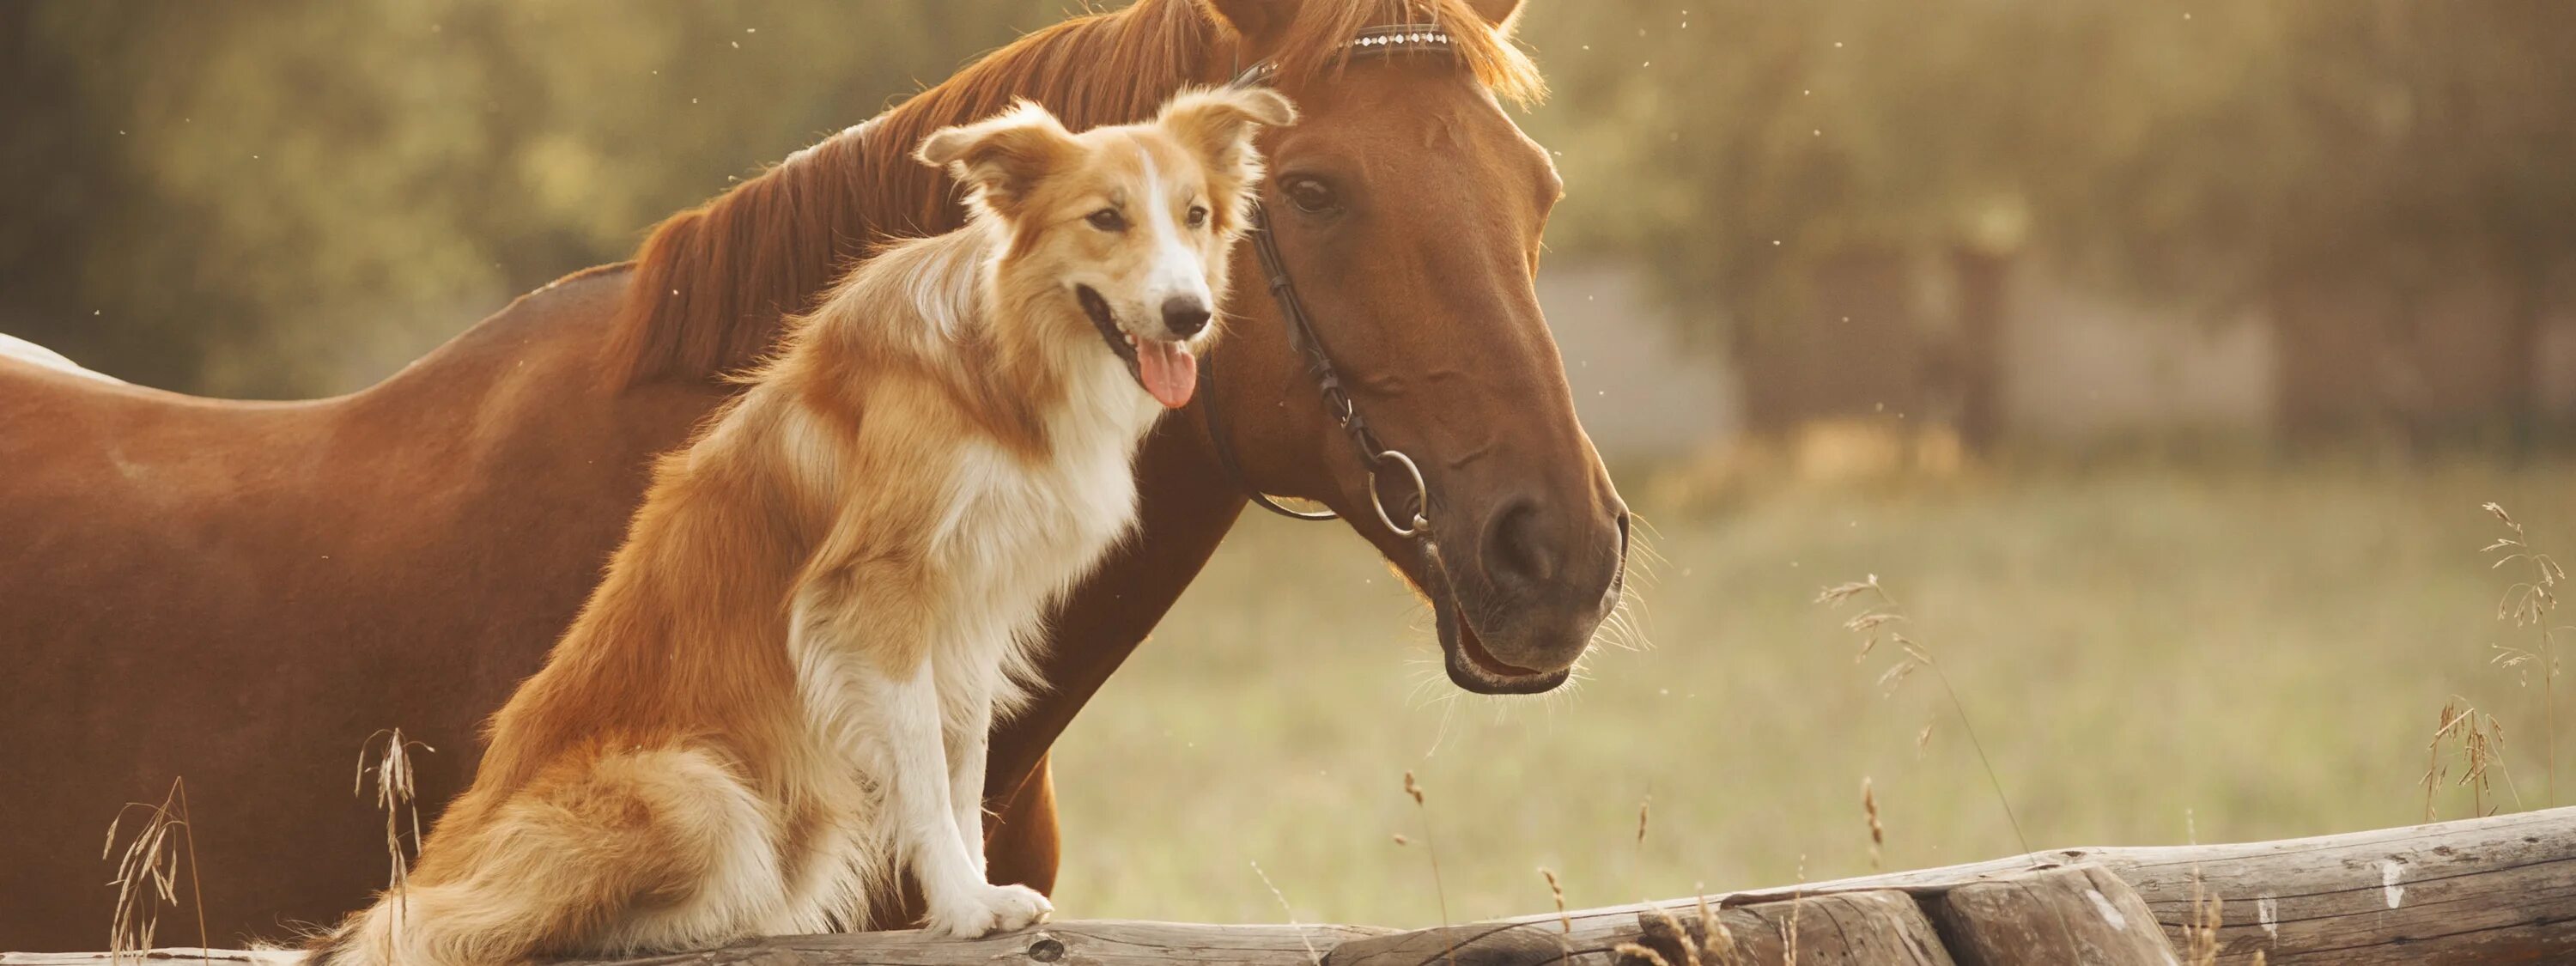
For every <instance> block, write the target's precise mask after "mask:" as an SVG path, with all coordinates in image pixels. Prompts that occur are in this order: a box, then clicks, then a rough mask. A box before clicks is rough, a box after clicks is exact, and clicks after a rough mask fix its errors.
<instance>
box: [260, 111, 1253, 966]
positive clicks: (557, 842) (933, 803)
mask: <svg viewBox="0 0 2576 966" xmlns="http://www.w3.org/2000/svg"><path fill="white" fill-rule="evenodd" d="M1292 119H1293V112H1292V110H1291V109H1290V107H1289V105H1288V103H1287V101H1286V100H1285V99H1283V98H1281V97H1280V96H1279V95H1277V94H1274V93H1270V92H1268V91H1235V90H1216V91H1197V92H1191V93H1185V94H1183V95H1181V96H1179V97H1177V98H1175V99H1174V100H1173V101H1172V102H1171V103H1169V104H1167V105H1166V106H1165V107H1164V109H1163V111H1162V113H1161V115H1160V116H1159V117H1158V118H1157V119H1156V120H1154V121H1153V122H1150V123H1145V124H1136V125H1127V126H1123V127H1110V128H1099V129H1095V130H1092V131H1089V132H1086V133H1083V134H1080V135H1074V134H1070V133H1068V132H1066V131H1065V129H1064V128H1063V127H1062V126H1060V125H1059V124H1058V123H1057V122H1056V120H1055V119H1054V118H1053V117H1052V116H1050V115H1048V114H1047V113H1046V112H1045V111H1044V110H1043V109H1040V108H1038V107H1036V106H1034V105H1027V104H1023V105H1021V106H1019V107H1017V108H1016V109H1014V110H1013V111H1011V112H1009V113H1007V114H1004V115H1002V116H1000V117H997V118H993V119H991V120H987V121H984V122H980V123H977V124H972V125H967V126H964V127H958V128H950V129H947V130H943V131H940V132H938V133H936V134H933V135H932V136H931V137H930V138H929V139H928V140H926V141H925V142H923V145H922V148H921V152H920V157H921V158H922V160H924V161H925V162H927V163H931V164H934V165H940V166H944V167H946V168H948V169H950V170H951V171H952V172H954V173H955V174H956V176H957V177H958V178H959V179H960V181H961V182H963V183H964V184H966V185H967V186H968V187H969V188H970V189H971V191H972V194H973V198H972V202H971V204H972V205H973V207H974V209H975V210H974V214H973V215H972V216H971V217H970V219H969V220H968V223H967V226H966V227H965V228H962V229H960V230H958V231H956V232H954V233H951V234H948V235H943V236H940V237H936V238H927V239H919V240H914V241H907V242H902V243H898V244H895V245H892V246H890V247H888V248H887V249H885V250H884V251H883V252H881V253H879V254H878V255H876V256H875V257H873V258H871V259H869V260H868V261H867V262H866V263H865V264H863V265H862V266H861V267H859V268H858V269H857V270H856V271H854V272H853V273H852V274H851V276H850V277H849V278H847V279H845V280H844V281H843V282H842V283H841V284H840V285H839V286H838V287H837V288H836V289H835V290H834V291H833V292H832V293H831V294H830V296H829V297H828V299H827V300H826V302H825V303H824V304H823V305H822V307H821V308H819V309H817V310H816V311H815V312H814V313H812V314H811V315H810V316H808V317H806V318H803V319H799V320H795V322H794V324H793V326H792V327H791V334H790V335H789V337H788V339H787V341H786V343H785V348H784V350H783V351H782V353H781V354H780V355H779V356H778V357H777V358H776V359H775V360H774V361H772V362H771V363H770V364H768V365H767V366H766V367H765V368H764V369H763V370H762V371H760V372H758V373H757V374H755V375H754V376H753V378H752V380H751V383H752V384H751V386H750V387H749V388H748V389H747V390H746V391H745V392H744V393H743V395H742V396H741V398H739V399H738V400H736V401H735V402H734V403H732V404H731V405H730V406H729V407H728V408H726V409H725V410H723V411H722V412H721V413H720V414H719V415H718V416H717V417H715V419H714V420H713V421H712V422H711V423H710V424H709V425H708V426H707V427H706V429H705V430H704V431H703V432H702V433H701V434H700V435H699V436H698V437H697V439H696V440H695V441H694V442H692V443H691V445H689V446H688V447H687V448H686V449H684V450H681V451H678V452H675V453H672V454H671V455H669V456H666V457H664V458H663V459H662V460H661V461H660V462H659V464H658V465H657V466H656V467H655V470H654V481H653V486H652V489H651V492H650V494H649V495H648V497H647V498H646V501H645V504H644V506H643V508H642V509H641V510H640V511H638V512H637V514H636V516H635V520H634V523H633V526H632V528H631V529H630V531H629V532H628V535H627V540H626V543H625V545H624V546H622V547H621V548H620V549H619V550H618V551H617V554H616V556H615V557H614V558H613V559H612V561H611V562H610V565H609V568H608V574H607V577H606V580H605V581H604V582H603V583H602V584H601V585H600V587H599V588H598V590H597V591H596V592H595V593H594V594H593V595H592V597H591V599H590V601H589V603H588V605H587V606H586V607H585V608H584V609H583V611H582V614H581V616H580V618H579V619H578V620H577V621H575V623H574V624H573V626H572V628H571V629H570V630H569V631H568V632H567V633H566V634H565V636H564V638H563V640H562V641H561V642H559V643H558V644H557V645H556V646H555V649H554V651H553V653H552V654H551V655H550V656H549V658H548V660H547V663H546V666H545V668H544V669H543V670H542V671H540V672H538V674H537V675H536V676H534V677H532V678H530V679H529V680H528V681H527V682H526V683H524V684H523V685H522V686H521V687H520V688H519V691H518V693H517V694H516V695H514V696H513V697H512V698H511V699H510V702H509V704H508V705H507V706H506V707H504V708H503V709H502V710H501V711H500V713H499V714H498V715H496V716H495V717H494V718H493V721H492V725H491V740H492V747H491V751H490V753H489V754H488V755H486V756H485V758H484V760H483V764H482V768H481V771H480V772H478V773H477V775H476V776H475V781H474V785H473V787H472V788H470V789H469V790H468V791H466V792H465V793H464V794H463V795H462V796H460V797H459V798H458V799H457V801H456V803H455V804H454V805H453V806H452V807H450V808H449V810H448V812H447V814H446V817H445V818H444V819H442V820H441V821H440V822H439V824H438V827H437V828H436V829H435V830H434V831H433V832H432V833H431V834H430V836H429V840H428V842H427V843H426V845H425V846H424V848H423V849H422V853H421V858H420V863H419V866H418V868H417V869H415V870H414V871H413V873H412V875H411V878H410V881H409V883H408V884H407V885H406V886H404V887H402V888H401V889H399V890H396V891H392V892H388V893H387V894H385V895H383V896H381V897H379V899H378V901H377V903H376V904H375V905H374V906H373V907H371V908H369V909H366V910H363V911H360V912H358V913H356V914H354V915H352V916H351V917H350V918H349V920H348V921H347V922H346V923H344V924H343V925H342V926H341V927H340V928H339V929H337V930H335V931H334V932H333V933H331V934H330V935H328V936H326V937H324V938H323V939H322V940H320V941H319V942H318V943H317V952H316V954H315V955H314V956H312V957H311V958H310V959H311V961H312V962H315V963H349V964H374V963H401V964H437V966H445V964H490V963H512V962H522V961H525V960H528V959H530V958H533V957H538V956H547V955H562V954H576V953H625V952H635V951H643V950H665V949H676V948H687V947H699V946H706V945H711V944H718V943H723V942H728V941H732V940H737V939H741V938H743V937H746V936H751V935H756V934H774V933H796V932H815V931H824V930H829V929H834V928H861V927H864V926H866V925H867V924H866V923H864V922H862V921H860V918H861V917H862V916H863V915H864V911H863V909H864V906H863V897H864V895H865V894H866V892H867V890H868V889H870V888H871V887H873V886H877V885H881V884H883V883H884V882H885V881H886V877H889V876H892V875H895V874H897V872H898V870H899V869H901V868H907V867H908V868H909V869H910V870H911V872H912V873H913V874H914V875H915V876H916V878H917V879H918V880H919V882H920V884H921V887H922V894H923V896H924V898H925V899H926V900H927V903H928V908H929V922H928V926H929V928H931V929H933V930H937V931H940V932H945V933H950V934H955V935H962V936H974V935H982V934H984V933H987V932H991V931H995V930H1001V929H1013V928H1018V927H1022V926H1026V925H1028V924H1030V923H1033V922H1036V921H1039V920H1041V919H1043V918H1044V917H1045V916H1046V915H1047V914H1048V912H1049V911H1050V908H1049V906H1048V904H1047V901H1046V899H1045V898H1044V897H1042V896H1040V895H1039V894H1038V893H1036V892H1035V891H1032V890H1030V889H1027V888H1025V887H1022V886H993V885H989V884H987V883H986V882H985V880H984V875H983V871H984V860H983V836H982V823H981V821H980V820H979V819H980V816H979V813H978V805H979V803H980V800H981V789H982V786H983V777H984V757H985V747H986V743H987V741H988V740H989V738H988V736H989V733H990V731H991V727H992V722H993V719H994V715H995V713H996V711H995V709H996V707H997V706H1000V707H1004V708H1007V707H1008V706H1010V705H1011V703H1012V702H1013V701H1014V700H1015V699H1016V698H1017V697H1018V695H1019V693H1020V692H1019V688H1018V685H1017V684H1016V683H1015V682H1016V681H1017V679H1018V677H1019V675H1018V671H1019V670H1020V669H1021V668H1023V667H1024V666H1025V660H1026V657H1027V648H1028V647H1029V645H1030V642H1031V641H1032V640H1033V635H1032V633H1031V632H1032V631H1033V630H1034V629H1035V628H1036V626H1037V625H1038V623H1039V621H1040V619H1041V615H1042V612H1043V610H1044V608H1045V607H1046V605H1047V604H1048V602H1049V601H1050V600H1051V599H1052V598H1054V597H1055V596H1056V595H1057V594H1059V593H1061V592H1062V591H1064V590H1065V589H1066V588H1067V587H1069V586H1070V585H1071V584H1072V583H1073V582H1074V581H1075V580H1076V579H1077V578H1078V577H1080V576H1081V575H1082V574H1083V573H1084V572H1085V571H1087V570H1088V569H1089V568H1090V567H1091V566H1093V565H1094V564H1095V563H1096V562H1097V560H1098V559H1099V557H1100V555H1101V554H1102V553H1103V552H1104V551H1105V550H1106V549H1107V548H1108V547H1109V545H1110V544H1111V543H1112V542H1113V541H1114V540H1116V539H1117V538H1118V537H1119V536H1120V535H1121V534H1122V533H1124V532H1125V531H1126V529H1127V528H1128V526H1129V525H1130V523H1131V522H1132V520H1133V518H1134V514H1135V505H1134V504H1135V479H1134V476H1133V471H1132V469H1131V466H1130V460H1131V457H1132V456H1133V453H1134V450H1135V448H1136V446H1137V444H1138V442H1139V441H1140V440H1141V439H1142V437H1143V434H1144V433H1145V431H1146V430H1147V429H1148V428H1149V427H1150V426H1151V425H1152V424H1153V422H1154V420H1155V419H1156V417H1157V416H1158V415H1159V414H1160V412H1161V411H1162V407H1161V406H1159V405H1157V400H1158V399H1159V400H1160V401H1161V402H1162V403H1163V404H1166V405H1171V406H1178V405H1180V404H1181V402H1182V401H1185V400H1186V398H1187V396H1188V394H1189V390H1190V389H1191V387H1192V386H1193V385H1194V382H1193V380H1194V374H1195V368H1194V365H1195V363H1194V357H1192V356H1190V355H1189V354H1188V350H1189V349H1191V348H1193V347H1194V346H1196V345H1198V344H1203V343H1204V342H1205V341H1206V340H1207V339H1208V338H1209V337H1210V334H1211V333H1212V330H1213V328H1214V327H1213V326H1212V325H1208V324H1207V323H1208V322H1209V316H1208V312H1209V311H1210V310H1211V309H1212V307H1213V306H1215V305H1216V304H1217V296H1218V295H1220V294H1221V293H1222V292H1223V291H1224V289H1225V266H1226V257H1225V256H1226V251H1227V247H1228V246H1229V245H1230V244H1231V242H1232V239H1233V236H1234V235H1235V233H1236V232H1237V231H1238V230H1239V228H1240V227H1241V225H1242V224H1243V220H1244V217H1245V211H1244V208H1245V204H1246V199H1247V198H1248V197H1249V192H1250V190H1251V187H1252V185H1253V184H1254V182H1255V181H1257V180H1258V178H1259V160H1258V158H1257V157H1256V156H1255V154H1254V153H1253V150H1252V147H1251V137H1252V133H1253V130H1254V128H1255V126H1256V125H1262V124H1268V125H1278V124H1286V123H1289V122H1290V121H1291V120H1292ZM1203 327H1204V328H1203ZM1175 353H1177V354H1175ZM1158 354H1159V355H1158ZM1140 359H1142V360H1143V362H1142V363H1141V364H1140V361H1139V360H1140ZM1140 365H1141V368H1140ZM1140 388H1145V389H1149V390H1150V394H1149V392H1147V391H1139V390H1140ZM1176 397H1177V398H1176Z"/></svg>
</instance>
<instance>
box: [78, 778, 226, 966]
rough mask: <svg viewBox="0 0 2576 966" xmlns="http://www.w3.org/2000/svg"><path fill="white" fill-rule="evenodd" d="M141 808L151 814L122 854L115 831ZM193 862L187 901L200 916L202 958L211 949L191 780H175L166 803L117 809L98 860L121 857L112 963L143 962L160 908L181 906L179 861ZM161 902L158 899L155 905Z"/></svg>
mask: <svg viewBox="0 0 2576 966" xmlns="http://www.w3.org/2000/svg"><path fill="white" fill-rule="evenodd" d="M135 809H142V810H143V812H144V815H145V816H146V817H145V819H144V822H143V827H142V828H141V829H139V830H137V831H136V832H135V833H134V838H133V839H132V840H130V841H128V842H127V843H126V845H125V850H124V852H122V853H119V852H118V851H117V848H116V833H117V831H118V830H119V828H120V827H122V826H123V825H124V824H125V816H126V815H127V814H128V813H130V812H132V811H134V810H135ZM183 855H184V856H185V857H186V858H187V860H188V898H189V902H190V904H191V905H193V906H194V907H195V910H196V913H197V950H198V953H199V955H200V956H201V957H202V956H204V955H205V949H206V947H207V946H208V945H209V943H208V941H207V936H206V894H205V887H204V885H203V883H202V882H200V881H199V875H198V871H197V833H196V827H195V826H194V825H193V824H191V822H190V814H189V811H188V782H187V779H186V778H184V777H182V778H173V779H171V780H170V790H169V791H168V792H167V793H165V794H163V795H162V797H161V804H159V805H146V804H144V803H142V802H127V803H125V807H123V808H119V809H117V810H116V817H115V818H113V819H110V820H109V821H108V823H107V844H106V845H105V846H103V847H101V848H100V849H99V858H101V859H105V858H107V857H109V856H116V878H114V879H113V880H110V881H109V883H108V884H109V885H113V886H115V887H116V908H115V912H114V913H113V914H112V915H111V917H110V919H109V923H108V932H107V954H108V959H109V961H110V962H113V963H118V964H123V963H128V962H139V961H141V960H142V959H143V958H145V953H146V952H147V951H149V950H150V949H151V948H152V935H153V933H154V932H156V931H158V929H159V928H160V925H161V906H162V905H163V904H168V905H170V906H173V907H176V906H177V905H178V904H179V895H178V884H179V874H178V873H179V859H180V857H181V856H183ZM156 900H157V901H156Z"/></svg>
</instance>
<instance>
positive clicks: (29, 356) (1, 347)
mask: <svg viewBox="0 0 2576 966" xmlns="http://www.w3.org/2000/svg"><path fill="white" fill-rule="evenodd" d="M0 359H16V360H18V361H20V362H24V363H26V364H28V365H33V366H43V367H45V368H48V369H52V370H55V371H57V372H67V373H71V374H72V375H76V376H86V377H88V378H91V379H98V380H102V381H106V382H119V383H121V382H124V381H125V380H123V379H119V378H116V377H115V376H111V375H108V374H107V373H104V372H100V371H98V370H96V369H88V368H83V367H82V366H81V364H80V363H77V362H73V361H72V360H71V359H70V358H69V357H67V356H65V355H63V354H62V353H60V352H56V351H54V350H52V349H48V348H45V347H44V346H40V345H37V344H35V343H33V342H29V341H27V340H25V339H21V338H18V337H17V336H14V335H10V334H8V333H6V332H0Z"/></svg>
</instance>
